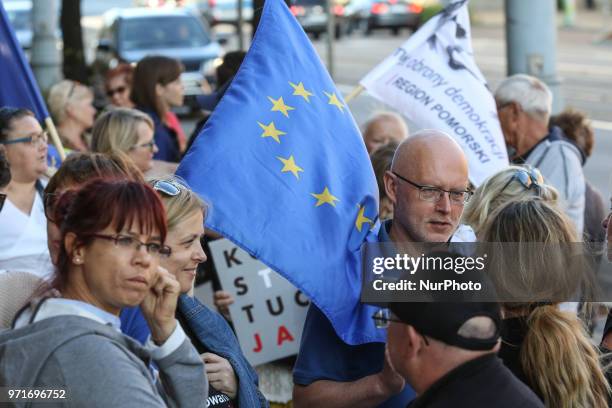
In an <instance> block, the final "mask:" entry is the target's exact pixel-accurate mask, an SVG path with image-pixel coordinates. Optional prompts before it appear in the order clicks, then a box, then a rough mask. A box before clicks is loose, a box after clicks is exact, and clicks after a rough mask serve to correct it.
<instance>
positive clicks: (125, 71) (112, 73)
mask: <svg viewBox="0 0 612 408" xmlns="http://www.w3.org/2000/svg"><path fill="white" fill-rule="evenodd" d="M119 76H125V83H126V84H127V85H128V86H131V85H132V77H133V76H134V67H133V66H132V65H130V64H126V63H122V64H119V65H117V66H116V67H115V68H112V69H109V70H108V71H106V74H105V75H104V83H105V86H106V87H108V83H109V82H110V80H111V79H113V78H116V77H119Z"/></svg>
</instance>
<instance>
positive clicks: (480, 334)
mask: <svg viewBox="0 0 612 408" xmlns="http://www.w3.org/2000/svg"><path fill="white" fill-rule="evenodd" d="M436 256H439V257H443V258H446V257H448V256H458V255H454V254H450V253H448V254H438V255H436ZM434 272H435V271H434ZM428 273H430V276H431V272H430V271H428ZM445 273H448V272H447V271H445ZM442 300H443V299H442ZM389 310H390V317H389V318H388V319H386V320H387V321H388V323H389V329H388V338H387V348H388V350H389V356H390V359H391V363H392V365H393V367H394V368H395V370H397V372H398V373H400V374H401V375H402V377H403V378H405V379H406V382H407V383H408V384H410V385H411V386H412V387H413V388H414V390H415V391H416V393H417V398H416V399H415V400H414V401H413V402H412V403H411V404H410V405H409V407H410V408H425V407H428V408H443V407H470V408H479V407H483V408H484V407H486V408H489V407H496V408H514V407H522V408H532V407H533V408H535V407H544V404H543V403H542V401H540V400H539V399H538V397H537V396H536V395H535V394H534V393H533V391H531V389H530V388H529V387H527V386H526V385H525V384H523V383H522V382H521V381H520V380H518V379H517V378H516V377H515V376H514V375H513V374H512V372H511V371H510V370H509V369H508V368H506V366H504V364H503V362H502V360H500V359H499V358H498V357H497V354H496V352H497V350H498V349H499V346H498V345H499V339H500V327H501V315H500V308H499V305H498V304H497V303H490V302H478V301H477V299H471V300H470V299H463V301H462V302H454V303H450V302H443V301H436V300H435V299H432V301H430V302H421V303H390V304H389ZM381 323H385V322H384V321H383V322H381Z"/></svg>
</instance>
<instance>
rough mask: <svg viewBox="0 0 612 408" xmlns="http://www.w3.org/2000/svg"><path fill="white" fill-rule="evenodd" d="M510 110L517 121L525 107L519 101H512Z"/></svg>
mask: <svg viewBox="0 0 612 408" xmlns="http://www.w3.org/2000/svg"><path fill="white" fill-rule="evenodd" d="M508 110H509V111H510V115H511V118H512V120H513V121H517V120H518V119H519V117H520V115H521V113H523V108H522V107H521V105H520V104H519V103H518V102H510V106H509V107H508Z"/></svg>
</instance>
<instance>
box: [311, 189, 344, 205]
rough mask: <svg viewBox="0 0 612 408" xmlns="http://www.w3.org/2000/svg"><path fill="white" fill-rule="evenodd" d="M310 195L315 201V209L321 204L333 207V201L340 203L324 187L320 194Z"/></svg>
mask: <svg viewBox="0 0 612 408" xmlns="http://www.w3.org/2000/svg"><path fill="white" fill-rule="evenodd" d="M310 195H312V196H313V197H314V198H316V199H317V204H316V205H315V207H318V206H320V205H323V204H330V205H331V206H333V207H335V206H336V203H335V202H334V201H340V200H338V199H337V198H336V197H334V196H333V195H332V194H331V193H330V192H329V189H328V188H327V186H326V187H325V190H323V192H322V193H320V194H315V193H310Z"/></svg>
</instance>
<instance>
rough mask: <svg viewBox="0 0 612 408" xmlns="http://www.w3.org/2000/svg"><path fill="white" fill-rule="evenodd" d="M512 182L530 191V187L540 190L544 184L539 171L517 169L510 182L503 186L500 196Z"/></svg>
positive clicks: (534, 169)
mask: <svg viewBox="0 0 612 408" xmlns="http://www.w3.org/2000/svg"><path fill="white" fill-rule="evenodd" d="M514 180H518V181H519V182H520V183H521V184H522V185H523V187H525V189H527V190H530V189H531V188H532V187H533V188H535V189H537V190H538V193H539V191H540V189H541V188H542V185H543V184H544V177H542V173H540V170H538V169H536V168H529V169H518V170H516V171H515V172H514V174H513V175H512V177H511V178H510V180H508V182H507V183H506V184H505V185H504V188H502V189H501V190H500V191H499V192H500V194H501V193H502V192H503V191H504V190H505V189H506V188H507V187H508V186H509V185H510V183H512V182H513V181H514Z"/></svg>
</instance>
